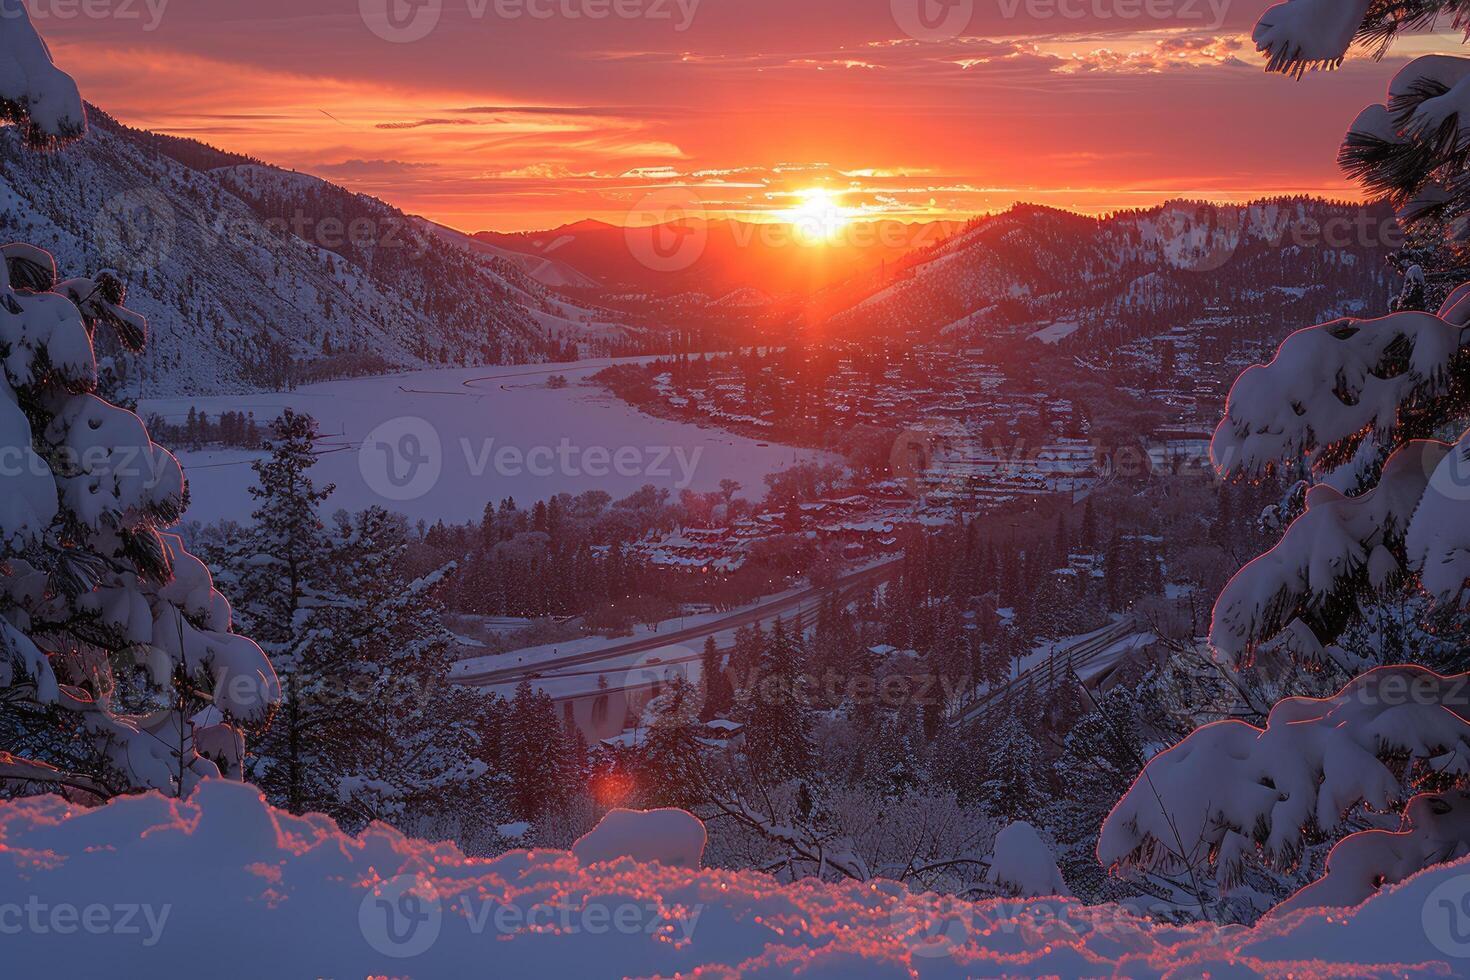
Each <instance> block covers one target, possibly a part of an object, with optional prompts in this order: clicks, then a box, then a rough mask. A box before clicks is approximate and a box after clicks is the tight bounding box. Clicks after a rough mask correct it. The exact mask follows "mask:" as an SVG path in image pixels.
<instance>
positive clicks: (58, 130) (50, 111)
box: [0, 0, 87, 145]
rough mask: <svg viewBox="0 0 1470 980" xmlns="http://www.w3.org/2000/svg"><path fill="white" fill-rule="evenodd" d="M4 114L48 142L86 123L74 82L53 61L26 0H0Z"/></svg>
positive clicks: (31, 137) (35, 139)
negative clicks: (32, 19) (30, 13)
mask: <svg viewBox="0 0 1470 980" xmlns="http://www.w3.org/2000/svg"><path fill="white" fill-rule="evenodd" d="M0 120H7V121H9V122H12V123H16V124H17V125H21V126H24V127H25V128H26V138H27V141H28V142H30V143H33V144H39V145H46V144H47V143H50V142H54V141H56V140H58V139H70V138H74V137H76V136H80V135H81V133H82V130H83V129H84V128H85V127H86V125H87V116H86V112H85V110H83V108H82V97H81V95H80V93H78V91H77V85H76V82H74V81H72V79H71V76H70V75H68V74H66V72H64V71H62V70H61V69H60V68H57V67H56V65H55V64H54V63H53V62H52V61H51V52H50V50H49V49H47V47H46V42H45V41H43V40H41V36H40V35H39V34H37V33H36V29H35V28H34V27H33V26H31V21H30V18H29V17H27V16H26V11H25V4H24V3H23V2H22V0H0Z"/></svg>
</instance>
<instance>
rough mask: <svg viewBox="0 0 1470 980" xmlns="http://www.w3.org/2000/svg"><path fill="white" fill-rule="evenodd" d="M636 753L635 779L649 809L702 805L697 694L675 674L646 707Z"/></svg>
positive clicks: (683, 679) (702, 773) (702, 782)
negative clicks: (644, 731) (645, 724)
mask: <svg viewBox="0 0 1470 980" xmlns="http://www.w3.org/2000/svg"><path fill="white" fill-rule="evenodd" d="M645 717H648V718H649V725H648V730H647V734H646V736H645V738H644V742H643V745H642V749H641V751H640V753H639V755H640V757H641V761H642V763H643V764H642V766H641V767H640V772H639V779H640V781H641V782H642V783H643V784H644V787H645V796H646V797H647V803H648V804H649V805H650V806H677V807H685V808H689V807H693V806H696V805H697V804H699V803H700V802H702V793H703V791H704V788H705V786H704V784H705V778H704V771H703V765H702V761H701V760H702V756H703V754H704V746H703V745H701V743H700V741H699V691H698V689H697V688H695V686H694V685H693V684H692V683H690V682H689V681H688V680H686V679H685V678H684V677H683V676H682V675H679V674H675V675H674V676H673V677H672V678H670V680H669V684H668V686H667V687H666V688H665V689H664V691H663V692H662V693H661V694H660V695H659V696H658V697H657V698H655V699H654V700H653V702H652V703H650V704H649V706H648V711H647V712H646V713H645Z"/></svg>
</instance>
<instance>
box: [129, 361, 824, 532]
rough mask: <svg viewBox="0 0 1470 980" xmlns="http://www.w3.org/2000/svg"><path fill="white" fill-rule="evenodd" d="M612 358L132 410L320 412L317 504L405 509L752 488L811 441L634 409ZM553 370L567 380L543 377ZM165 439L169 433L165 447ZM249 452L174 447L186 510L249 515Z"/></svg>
mask: <svg viewBox="0 0 1470 980" xmlns="http://www.w3.org/2000/svg"><path fill="white" fill-rule="evenodd" d="M614 363H618V362H617V361H614V360H598V361H580V362H577V363H576V364H549V365H523V366H519V367H517V366H506V367H478V368H454V369H443V370H431V371H414V372H409V373H404V374H395V375H388V376H384V377H374V378H354V379H350V380H344V381H330V382H324V383H322V384H316V385H309V386H306V387H302V388H299V389H297V390H295V391H288V392H264V393H259V394H252V395H226V396H217V397H189V398H165V399H148V400H146V401H144V402H143V403H142V404H141V406H140V408H139V411H140V413H141V414H143V415H144V417H145V418H146V417H148V416H149V415H152V414H159V415H162V416H164V417H166V418H168V419H169V420H170V421H182V419H183V418H184V417H185V416H186V415H187V413H188V410H189V408H190V407H194V408H197V409H199V410H200V411H203V412H206V413H208V414H209V416H210V417H211V418H217V417H218V416H219V414H220V413H221V412H223V411H227V410H233V411H250V412H254V413H255V417H256V420H257V421H258V422H260V423H261V424H262V425H264V424H265V423H266V422H268V421H270V420H271V419H273V418H275V417H276V416H278V415H279V414H280V413H281V410H282V409H284V408H286V407H290V408H293V409H295V410H297V411H300V412H306V413H309V414H311V415H312V416H314V417H315V418H316V419H317V422H318V423H319V425H320V428H321V433H322V439H321V441H320V443H319V444H318V452H319V454H320V455H319V459H318V462H317V465H316V466H315V467H314V468H313V470H312V477H313V479H314V480H315V481H316V482H317V484H318V485H322V484H327V483H332V484H335V485H336V487H337V490H336V493H334V494H333V495H332V498H331V499H330V500H329V501H327V504H326V509H328V510H335V509H337V508H339V507H345V508H347V509H349V510H357V509H361V508H364V507H368V506H371V505H373V504H379V505H382V506H385V507H388V508H389V509H392V510H396V511H398V512H400V513H404V514H407V515H408V516H409V517H410V518H413V519H418V518H423V519H425V520H428V521H434V520H438V519H441V518H442V519H444V520H446V521H450V522H456V521H464V520H469V519H478V518H479V517H480V515H481V514H482V513H483V511H484V508H485V504H486V502H487V501H496V502H499V501H500V500H501V499H503V498H505V497H514V498H515V499H516V501H517V502H518V503H520V504H522V505H525V504H528V503H530V502H533V501H536V500H542V499H545V498H548V497H551V496H554V495H556V494H559V493H572V494H578V493H582V492H584V491H587V490H605V491H606V492H608V493H610V494H612V495H613V497H614V498H620V497H624V496H627V495H628V494H629V493H632V492H633V491H635V490H637V489H639V488H640V487H642V486H643V485H644V484H650V483H651V484H653V485H655V486H657V487H661V488H667V489H669V490H671V491H673V492H674V494H675V495H677V493H678V491H679V490H682V489H685V488H691V489H694V490H697V491H710V490H715V489H718V487H719V484H720V481H721V480H723V479H726V478H729V479H733V480H737V481H739V482H740V483H741V484H742V485H743V486H744V487H745V494H744V495H745V496H748V497H751V498H754V499H758V498H759V497H760V496H761V495H763V493H764V490H765V487H764V478H765V475H766V474H767V473H770V472H773V471H775V470H779V469H782V468H785V467H787V466H790V465H792V464H793V463H795V462H798V461H801V460H809V459H818V458H823V457H822V456H821V454H819V453H814V452H810V451H806V450H797V449H792V448H790V447H787V446H780V445H775V444H765V443H760V442H757V441H755V440H752V439H747V438H744V437H742V436H737V435H731V434H730V433H727V432H722V431H720V430H718V429H714V428H700V427H698V426H695V425H690V424H687V423H683V422H675V421H670V420H667V419H659V418H654V417H652V416H648V415H644V414H643V413H641V412H639V411H637V410H636V409H634V408H632V407H630V406H628V405H626V404H625V403H623V402H622V401H620V400H618V399H616V398H614V397H613V396H611V395H609V394H608V393H607V392H606V391H604V390H603V389H601V388H600V387H597V386H594V385H590V384H585V383H584V382H585V381H586V379H587V378H588V377H589V376H590V375H592V374H594V373H596V372H597V371H599V370H601V369H602V368H604V367H606V366H608V365H609V364H614ZM553 375H563V376H565V377H566V378H567V379H568V381H569V382H570V383H569V384H568V386H567V387H564V388H554V387H551V386H549V385H548V383H547V382H548V381H549V379H550V378H551V377H552V376H553ZM169 448H175V447H169ZM259 456H260V454H258V453H249V452H244V451H240V450H225V451H205V452H179V458H180V460H181V461H182V462H183V464H184V468H185V471H186V473H187V474H188V477H189V485H190V488H191V493H192V499H191V502H190V507H189V511H188V513H187V515H186V519H190V520H200V521H214V520H218V519H220V518H234V519H241V520H243V519H244V518H246V517H248V515H249V513H250V511H251V508H252V502H251V498H250V495H249V488H250V486H251V484H252V483H253V482H254V478H255V474H254V472H253V471H252V470H251V468H250V463H251V461H252V460H254V459H257V458H259Z"/></svg>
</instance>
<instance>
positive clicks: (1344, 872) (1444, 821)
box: [1272, 792, 1470, 915]
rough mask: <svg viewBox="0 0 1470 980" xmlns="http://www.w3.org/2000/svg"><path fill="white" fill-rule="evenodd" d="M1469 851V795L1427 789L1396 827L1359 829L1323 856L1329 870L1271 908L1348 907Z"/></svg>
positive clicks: (1280, 912)
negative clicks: (1432, 791)
mask: <svg viewBox="0 0 1470 980" xmlns="http://www.w3.org/2000/svg"><path fill="white" fill-rule="evenodd" d="M1466 854H1470V794H1465V793H1458V792H1457V793H1436V794H1430V793H1425V794H1423V795H1421V796H1416V797H1414V798H1413V799H1412V800H1410V801H1409V805H1408V806H1407V807H1405V808H1404V819H1403V825H1402V826H1401V827H1400V828H1399V829H1398V830H1396V831H1395V830H1363V831H1359V832H1358V833H1356V834H1352V835H1350V836H1348V837H1344V838H1343V839H1342V840H1341V841H1339V842H1338V844H1337V846H1336V847H1334V848H1333V849H1332V853H1331V854H1329V855H1328V856H1327V873H1326V874H1324V875H1323V876H1322V877H1321V878H1319V879H1318V880H1316V881H1314V882H1312V884H1310V885H1308V886H1307V887H1306V888H1303V889H1302V890H1301V891H1299V892H1297V893H1296V894H1295V895H1293V896H1292V897H1291V898H1289V899H1287V900H1286V901H1285V902H1283V903H1281V904H1280V905H1278V906H1276V908H1274V909H1272V914H1273V915H1284V914H1285V913H1287V912H1293V911H1295V910H1297V909H1308V908H1322V907H1333V908H1348V907H1351V906H1354V905H1359V904H1361V903H1362V902H1365V901H1367V900H1368V899H1370V898H1372V897H1373V896H1374V895H1375V894H1377V893H1378V892H1379V891H1380V890H1381V889H1383V888H1385V887H1387V886H1389V885H1395V884H1398V883H1399V882H1401V881H1403V880H1404V879H1405V878H1408V877H1410V876H1412V875H1415V874H1418V873H1419V872H1420V871H1422V870H1424V869H1425V868H1427V867H1430V866H1431V865H1435V864H1443V863H1444V862H1446V861H1454V860H1457V859H1459V858H1462V857H1464V856H1465V855H1466Z"/></svg>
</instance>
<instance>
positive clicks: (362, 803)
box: [303, 507, 485, 827]
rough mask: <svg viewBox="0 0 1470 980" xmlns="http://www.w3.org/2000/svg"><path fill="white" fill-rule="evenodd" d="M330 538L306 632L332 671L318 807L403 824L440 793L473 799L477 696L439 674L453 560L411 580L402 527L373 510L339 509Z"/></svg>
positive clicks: (428, 808) (445, 668)
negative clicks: (323, 790)
mask: <svg viewBox="0 0 1470 980" xmlns="http://www.w3.org/2000/svg"><path fill="white" fill-rule="evenodd" d="M330 545H331V563H330V564H331V568H330V571H329V572H328V574H327V575H326V576H325V578H324V583H323V584H324V588H325V591H324V594H323V595H322V596H321V598H320V600H319V602H318V603H317V605H316V606H315V608H313V609H312V610H311V612H310V613H309V614H308V616H307V619H306V635H305V637H304V639H303V646H305V647H307V648H310V649H313V650H315V651H319V652H317V653H316V655H315V657H314V659H315V661H316V662H318V663H322V664H329V665H330V666H331V670H332V674H331V676H329V677H327V678H325V680H326V681H327V682H328V683H329V685H330V688H331V694H332V696H331V699H330V700H331V703H330V704H329V705H328V706H327V707H328V708H329V710H330V712H331V714H330V716H329V717H328V718H326V719H324V722H323V727H322V728H321V729H319V737H320V738H321V739H322V740H323V741H325V742H326V743H327V746H326V751H325V752H324V753H323V756H324V757H323V763H324V764H325V765H326V766H327V768H328V769H329V770H330V772H331V774H332V777H333V778H334V779H335V787H329V788H334V789H335V797H334V798H333V799H331V800H329V801H327V803H326V805H325V806H324V807H322V809H324V810H325V811H326V812H327V813H329V814H331V815H333V816H337V817H339V819H340V820H341V821H342V822H343V823H344V825H346V826H349V827H359V826H363V825H365V824H366V823H368V822H369V821H372V820H384V821H388V822H391V823H394V824H395V825H399V826H401V825H402V822H403V821H404V820H405V819H407V818H409V817H411V816H421V815H423V814H425V813H429V812H434V811H436V810H441V809H442V808H443V805H444V803H445V801H449V800H453V801H456V802H460V803H465V802H472V797H471V793H470V789H471V784H472V783H473V782H474V781H475V780H476V779H478V777H479V776H481V775H483V773H484V770H485V765H484V763H482V762H480V761H478V759H477V758H476V754H477V750H478V748H479V745H478V736H477V734H476V731H477V719H476V714H477V712H478V711H480V710H482V709H483V704H484V698H482V697H480V696H479V695H478V694H476V693H474V692H471V691H469V690H467V689H464V688H458V687H455V686H453V685H451V684H450V683H449V682H448V680H447V678H448V676H449V672H450V666H451V659H450V652H451V650H452V649H453V646H454V638H453V636H452V635H451V634H450V633H449V632H448V630H446V629H445V628H444V625H443V608H442V606H440V604H439V601H438V593H439V591H440V589H441V588H442V587H443V585H444V582H445V578H446V577H447V576H448V575H449V574H450V573H451V572H452V571H453V566H448V567H446V568H441V569H438V570H437V571H435V572H433V573H432V574H430V575H427V576H425V577H423V578H420V579H415V580H410V579H408V578H407V576H406V575H405V562H406V558H407V551H408V533H407V527H406V526H405V523H404V520H403V518H401V517H398V516H395V515H391V514H389V513H388V512H387V511H385V510H383V509H382V508H380V507H373V508H369V509H368V510H365V511H362V512H361V513H359V514H357V515H355V516H353V517H350V518H349V517H348V516H347V515H346V514H345V513H339V514H338V515H337V518H336V528H335V530H334V534H333V535H332V538H331V541H330Z"/></svg>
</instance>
